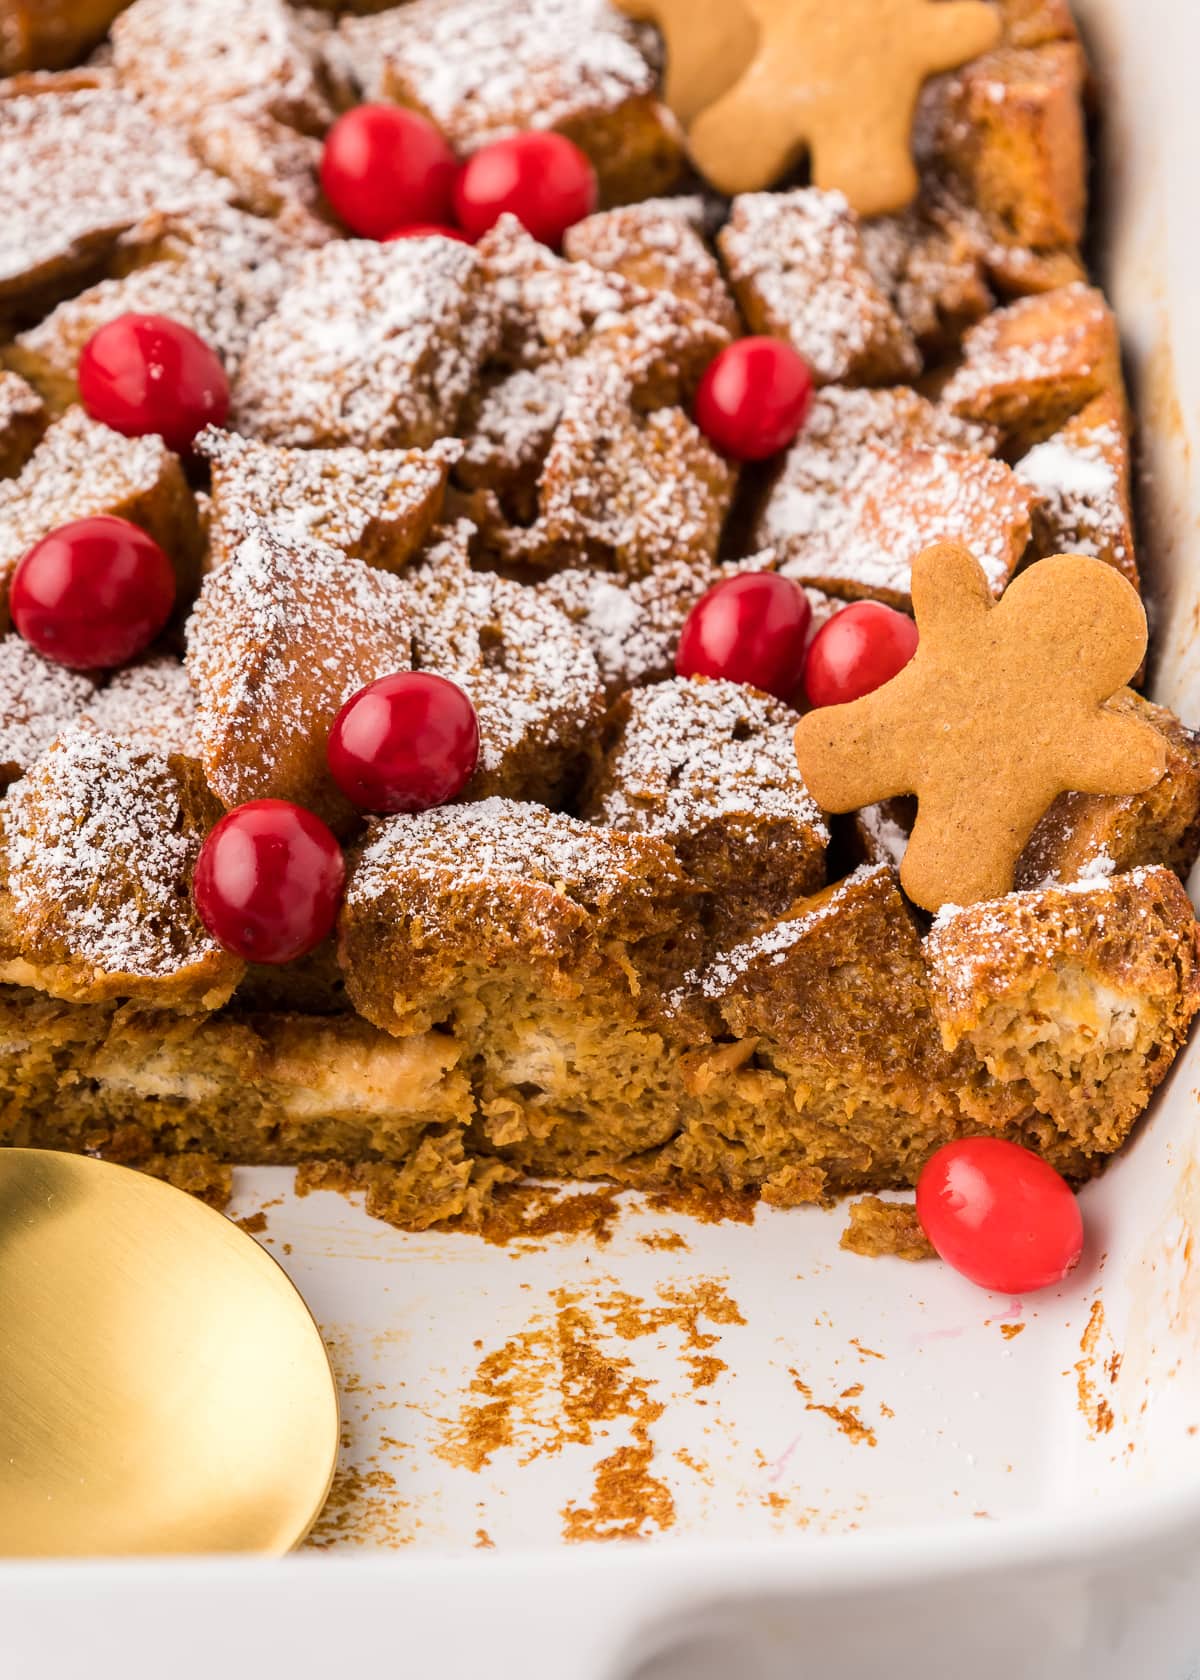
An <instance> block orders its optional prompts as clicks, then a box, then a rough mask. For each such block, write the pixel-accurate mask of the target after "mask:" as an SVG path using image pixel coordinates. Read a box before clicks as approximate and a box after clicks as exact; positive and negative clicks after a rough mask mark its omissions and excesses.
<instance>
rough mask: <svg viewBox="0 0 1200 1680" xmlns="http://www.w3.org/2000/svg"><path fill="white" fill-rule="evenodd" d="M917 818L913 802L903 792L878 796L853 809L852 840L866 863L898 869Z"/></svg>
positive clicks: (913, 800)
mask: <svg viewBox="0 0 1200 1680" xmlns="http://www.w3.org/2000/svg"><path fill="white" fill-rule="evenodd" d="M916 820H917V802H916V800H915V799H912V798H910V797H909V796H908V795H907V794H904V795H901V796H900V797H899V798H897V799H881V800H880V801H879V802H878V804H876V805H864V806H863V807H862V808H861V810H858V811H855V813H854V818H853V822H854V843H855V847H856V849H857V851H858V852H859V854H860V855H861V856H862V858H863V861H864V862H866V863H886V864H889V865H890V866H891V867H892V868H893V869H899V867H900V865H901V864H902V863H903V862H904V854H905V852H906V851H907V850H908V841H909V836H910V835H911V834H912V831H913V824H914V823H915V822H916Z"/></svg>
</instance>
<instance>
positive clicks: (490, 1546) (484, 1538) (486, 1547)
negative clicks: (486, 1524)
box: [475, 1528, 496, 1551]
mask: <svg viewBox="0 0 1200 1680" xmlns="http://www.w3.org/2000/svg"><path fill="white" fill-rule="evenodd" d="M475 1545H476V1547H477V1548H478V1549H479V1550H480V1551H494V1550H495V1548H496V1542H495V1541H494V1540H493V1539H492V1537H491V1535H490V1534H489V1533H488V1531H487V1529H486V1528H477V1529H476V1530H475Z"/></svg>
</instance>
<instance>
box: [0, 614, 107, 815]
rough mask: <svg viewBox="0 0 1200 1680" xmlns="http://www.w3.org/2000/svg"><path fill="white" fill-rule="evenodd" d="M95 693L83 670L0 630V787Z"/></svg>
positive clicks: (27, 764) (34, 758) (39, 753)
mask: <svg viewBox="0 0 1200 1680" xmlns="http://www.w3.org/2000/svg"><path fill="white" fill-rule="evenodd" d="M95 695H96V682H95V679H94V678H93V677H91V676H89V675H88V673H87V672H86V671H69V670H68V669H67V667H66V666H65V665H56V664H55V663H54V661H53V660H51V659H43V658H42V656H41V654H40V653H38V652H36V651H35V649H33V648H32V647H30V645H29V643H28V642H27V641H25V640H24V638H23V637H21V636H18V635H17V633H16V632H15V631H14V630H10V631H9V632H8V634H7V635H5V636H0V787H7V786H8V784H9V783H10V782H15V781H16V779H17V777H18V776H23V775H24V774H25V772H26V770H28V769H29V768H30V766H31V765H33V764H34V763H36V761H37V760H38V759H39V758H40V757H41V756H42V754H43V753H44V752H46V751H47V749H48V748H49V746H50V744H51V742H52V741H53V740H54V739H55V737H56V736H58V735H59V734H60V733H61V732H62V731H63V730H64V729H66V728H67V727H68V726H69V725H70V724H72V723H74V722H75V720H76V719H77V718H78V717H79V715H80V713H81V712H82V711H83V710H84V708H85V707H86V706H87V705H88V703H89V702H90V701H91V700H93V699H94V697H95Z"/></svg>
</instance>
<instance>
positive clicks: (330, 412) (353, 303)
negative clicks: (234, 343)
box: [233, 238, 497, 449]
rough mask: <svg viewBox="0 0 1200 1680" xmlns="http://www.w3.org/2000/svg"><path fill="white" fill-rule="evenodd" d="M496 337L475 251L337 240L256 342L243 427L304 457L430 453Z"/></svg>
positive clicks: (312, 261) (237, 425) (245, 381)
mask: <svg viewBox="0 0 1200 1680" xmlns="http://www.w3.org/2000/svg"><path fill="white" fill-rule="evenodd" d="M496 330H497V318H496V309H495V304H494V302H493V299H492V297H491V295H490V293H489V292H488V290H487V289H486V288H485V285H484V271H483V265H482V264H481V262H480V261H479V258H478V257H477V256H476V255H475V252H474V251H473V250H472V249H471V248H470V246H467V245H462V244H459V243H457V242H456V241H454V240H451V239H440V238H432V239H403V240H400V241H398V242H397V243H395V244H392V245H380V244H376V243H375V242H374V241H371V240H365V239H348V240H337V241H335V242H334V243H332V244H330V245H326V246H324V247H322V248H321V249H319V250H315V251H311V252H309V254H308V255H307V256H306V257H305V258H304V260H303V262H302V263H301V265H300V269H299V272H298V274H297V276H296V278H295V280H294V281H293V283H292V284H291V285H289V286H288V287H287V288H286V290H285V291H284V293H283V296H282V297H281V298H280V300H279V307H278V309H277V310H276V312H275V314H274V315H272V316H271V317H270V319H269V320H267V321H265V322H264V323H263V325H262V326H260V327H259V328H258V330H257V332H255V333H254V335H253V336H252V338H251V340H250V343H249V345H248V347H247V349H246V352H245V355H244V356H243V358H242V364H241V368H240V370H239V373H238V377H237V380H236V382H235V384H234V388H233V416H234V418H233V425H234V429H235V430H239V431H244V432H248V433H249V434H250V435H251V436H252V437H258V438H262V439H263V441H264V442H267V443H278V444H285V445H294V446H298V447H301V448H333V447H336V446H338V445H343V444H353V445H356V446H357V447H359V448H361V449H422V448H426V447H427V446H428V445H429V444H431V443H433V442H435V441H436V440H437V439H438V438H439V437H442V436H444V435H445V434H446V433H448V432H452V431H453V430H454V427H455V423H456V421H457V419H458V415H459V411H460V409H461V408H462V405H463V402H464V400H465V398H466V396H467V393H468V392H469V391H470V389H471V387H472V385H473V384H474V383H475V380H476V377H477V375H478V373H479V370H480V368H481V367H482V365H483V363H484V361H485V359H486V358H487V357H488V355H489V354H490V353H491V351H492V348H493V346H494V343H495V338H496Z"/></svg>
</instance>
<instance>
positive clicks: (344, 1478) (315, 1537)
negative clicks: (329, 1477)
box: [305, 1464, 414, 1550]
mask: <svg viewBox="0 0 1200 1680" xmlns="http://www.w3.org/2000/svg"><path fill="white" fill-rule="evenodd" d="M407 1511H408V1502H407V1501H406V1500H403V1499H397V1497H396V1478H395V1477H394V1476H393V1475H392V1474H391V1472H390V1471H388V1470H362V1469H359V1468H358V1466H357V1465H353V1464H347V1465H343V1466H342V1467H341V1468H339V1470H338V1472H337V1474H336V1475H335V1476H334V1478H333V1486H332V1487H331V1488H330V1490H329V1498H328V1499H327V1500H326V1501H325V1507H324V1509H323V1510H322V1512H321V1515H320V1516H319V1517H318V1518H317V1521H316V1525H315V1526H314V1528H313V1530H312V1533H311V1534H310V1535H309V1536H308V1539H307V1541H306V1542H305V1544H306V1545H309V1546H315V1547H316V1548H318V1549H319V1550H324V1549H326V1548H328V1547H330V1546H345V1545H352V1546H379V1545H383V1546H407V1545H408V1544H409V1543H410V1541H411V1540H412V1539H413V1533H412V1529H413V1526H414V1525H413V1524H412V1522H411V1520H410V1519H408V1517H407V1516H406V1513H407Z"/></svg>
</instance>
